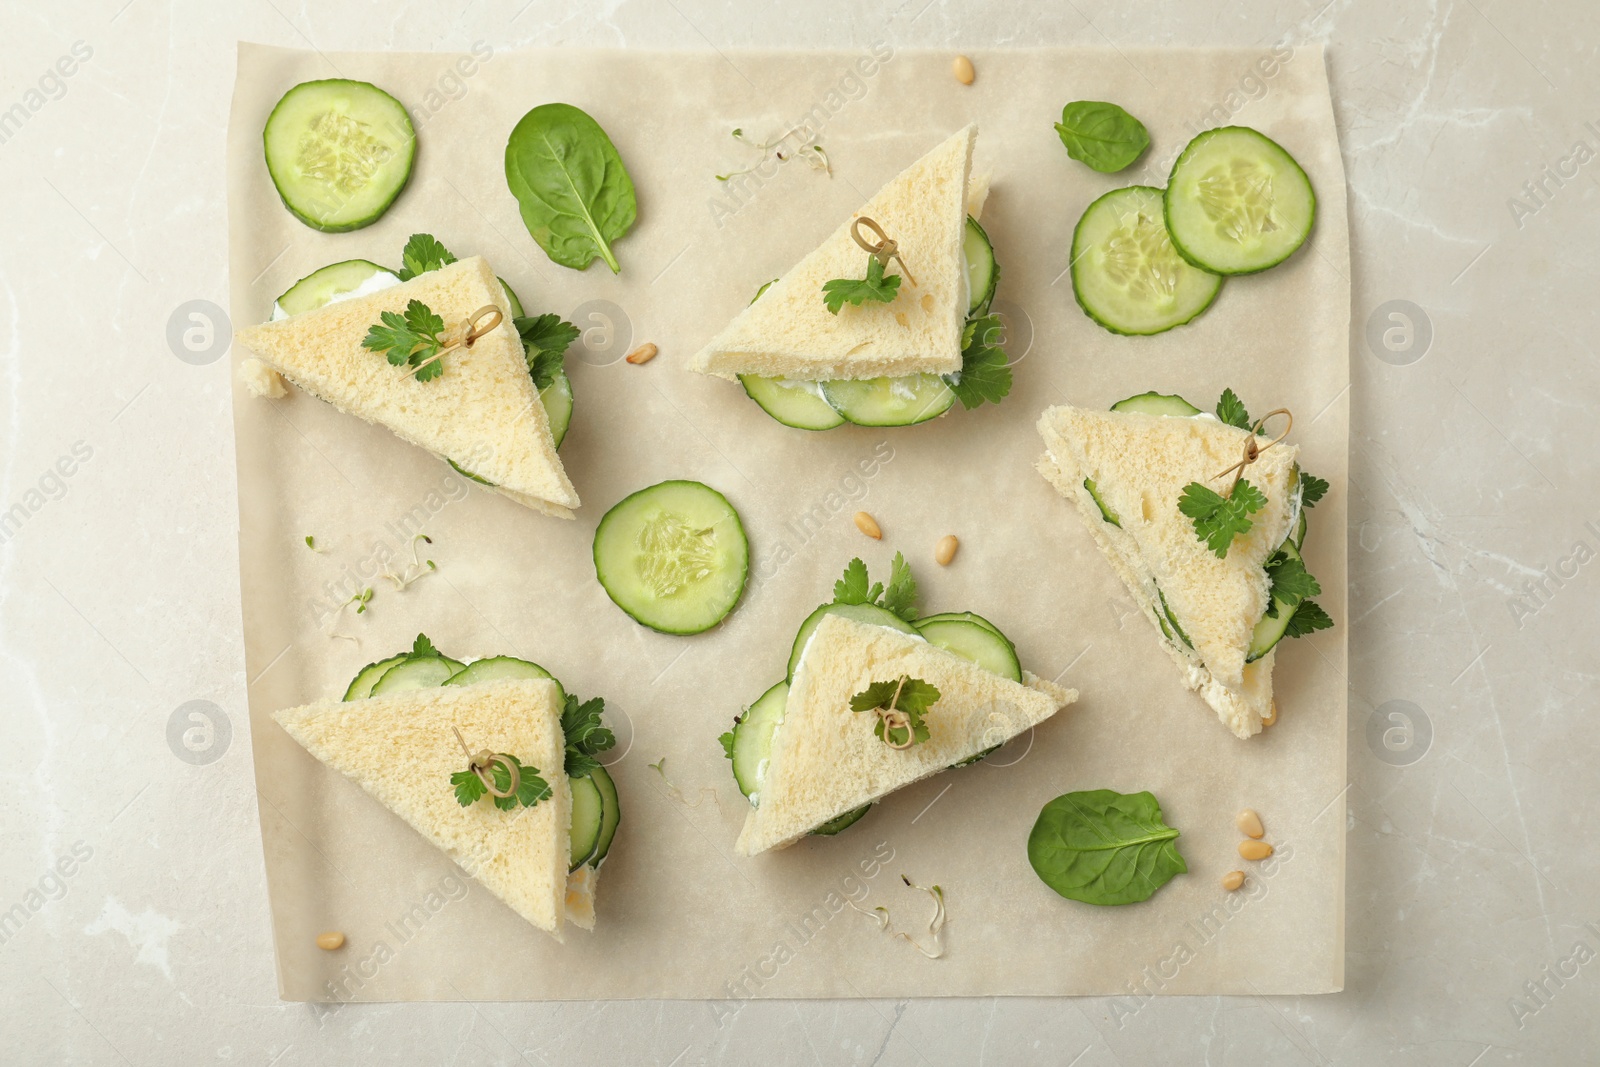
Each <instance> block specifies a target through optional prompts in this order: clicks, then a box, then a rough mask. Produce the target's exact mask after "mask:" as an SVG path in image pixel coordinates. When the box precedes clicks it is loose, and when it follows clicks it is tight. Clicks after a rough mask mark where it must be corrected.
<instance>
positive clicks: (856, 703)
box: [850, 674, 939, 746]
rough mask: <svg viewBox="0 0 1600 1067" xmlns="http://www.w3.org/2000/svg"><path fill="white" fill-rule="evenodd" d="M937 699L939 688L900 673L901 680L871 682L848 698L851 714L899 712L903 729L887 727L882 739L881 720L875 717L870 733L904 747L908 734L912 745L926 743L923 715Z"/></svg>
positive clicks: (882, 723)
mask: <svg viewBox="0 0 1600 1067" xmlns="http://www.w3.org/2000/svg"><path fill="white" fill-rule="evenodd" d="M938 700H939V689H938V687H937V686H935V685H933V684H932V683H931V682H925V681H923V680H922V679H921V678H912V677H911V676H909V675H905V674H902V675H901V676H900V677H898V678H895V679H892V680H890V681H887V682H873V683H872V684H871V685H869V686H867V687H866V688H865V689H863V690H862V691H861V692H859V693H857V694H856V695H855V696H853V697H851V698H850V710H851V711H877V710H880V709H881V710H883V711H898V712H903V713H904V714H905V717H906V722H907V725H906V726H896V727H889V728H888V730H887V736H885V726H884V717H883V716H882V715H879V716H878V723H877V725H876V726H874V727H873V728H872V733H873V735H874V736H876V737H877V738H878V739H879V740H881V741H883V742H884V743H886V744H891V745H896V746H903V745H905V743H906V738H907V731H909V732H910V738H911V743H912V744H917V743H919V742H922V741H926V740H927V739H928V737H929V733H928V726H927V723H926V722H924V721H923V716H924V715H926V714H927V712H928V709H929V708H931V707H933V705H934V704H936V703H937V702H938Z"/></svg>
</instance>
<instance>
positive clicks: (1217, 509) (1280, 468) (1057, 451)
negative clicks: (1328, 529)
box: [1038, 390, 1332, 738]
mask: <svg viewBox="0 0 1600 1067" xmlns="http://www.w3.org/2000/svg"><path fill="white" fill-rule="evenodd" d="M1217 410H1218V414H1219V416H1221V417H1220V418H1214V417H1212V416H1211V415H1209V414H1205V413H1202V412H1201V411H1200V410H1199V409H1198V408H1195V407H1194V406H1193V405H1191V404H1189V403H1188V402H1187V401H1185V400H1183V399H1182V398H1181V397H1176V396H1164V395H1161V394H1156V393H1145V394H1142V395H1140V396H1137V397H1130V398H1128V399H1127V400H1124V401H1121V402H1119V403H1118V404H1116V405H1114V406H1113V408H1112V410H1110V411H1096V410H1090V409H1086V408H1078V407H1071V406H1066V405H1063V406H1059V407H1053V408H1050V409H1048V410H1046V411H1045V413H1044V414H1043V416H1042V417H1041V418H1040V419H1039V424H1038V428H1039V432H1040V434H1041V435H1042V436H1043V438H1044V442H1045V453H1044V455H1043V456H1042V457H1041V458H1040V460H1039V462H1038V470H1039V472H1040V473H1041V474H1043V475H1044V477H1045V478H1046V479H1047V480H1049V482H1050V483H1051V484H1052V485H1053V486H1055V488H1056V490H1057V491H1058V492H1060V493H1061V495H1062V496H1064V497H1066V498H1067V499H1068V500H1069V501H1071V502H1072V503H1073V504H1074V505H1075V506H1076V508H1077V511H1078V516H1079V518H1080V519H1081V520H1082V521H1083V524H1084V526H1085V528H1087V529H1088V531H1089V533H1090V534H1091V535H1092V536H1093V538H1094V540H1095V543H1096V544H1097V545H1098V546H1099V548H1100V551H1101V553H1102V554H1104V556H1105V557H1106V559H1107V561H1109V562H1110V564H1111V566H1112V569H1113V570H1115V571H1116V573H1117V575H1118V577H1120V578H1121V579H1122V581H1123V584H1125V585H1126V586H1127V587H1128V592H1129V593H1130V594H1132V596H1133V598H1134V600H1135V602H1137V603H1138V604H1139V606H1140V607H1141V608H1142V609H1143V610H1144V613H1145V615H1146V617H1148V618H1149V619H1150V622H1151V624H1152V625H1154V626H1155V627H1156V629H1157V630H1158V632H1159V633H1160V635H1161V644H1162V647H1163V648H1165V649H1166V650H1167V652H1168V653H1169V654H1170V655H1171V656H1172V658H1173V661H1174V662H1175V663H1176V664H1177V665H1178V667H1179V669H1180V670H1181V671H1182V675H1183V682H1184V684H1185V685H1186V686H1187V687H1188V688H1189V689H1190V690H1193V691H1196V692H1198V693H1199V694H1200V696H1201V697H1202V698H1203V699H1204V700H1205V701H1206V703H1207V704H1209V705H1211V707H1212V708H1213V709H1215V711H1216V713H1217V715H1218V717H1219V718H1220V719H1221V720H1222V722H1223V723H1224V724H1225V725H1226V726H1227V727H1228V728H1229V729H1230V730H1232V731H1233V733H1234V734H1235V735H1236V736H1238V737H1241V738H1248V737H1251V736H1253V735H1255V734H1257V733H1260V732H1261V729H1262V726H1263V725H1264V724H1269V723H1271V722H1272V721H1273V720H1274V718H1275V716H1276V714H1277V712H1276V708H1275V706H1274V704H1273V699H1272V667H1273V658H1274V648H1275V646H1276V644H1277V643H1278V641H1279V640H1280V639H1281V638H1283V637H1284V636H1290V637H1295V636H1301V635H1302V634H1304V633H1308V632H1310V631H1312V630H1315V629H1321V628H1323V627H1325V626H1329V625H1332V623H1331V621H1330V620H1328V617H1327V615H1326V613H1325V612H1323V611H1322V609H1321V608H1320V607H1318V606H1317V605H1316V603H1315V601H1312V600H1310V599H1309V597H1310V596H1313V595H1315V594H1316V593H1319V592H1320V591H1321V589H1320V587H1318V586H1317V584H1316V580H1315V579H1314V578H1312V577H1311V576H1310V575H1309V574H1308V573H1307V572H1306V571H1305V568H1304V565H1303V564H1302V563H1301V561H1300V553H1299V547H1300V543H1301V541H1303V539H1304V536H1305V518H1304V512H1303V510H1302V508H1303V507H1309V506H1310V505H1311V504H1312V503H1314V502H1315V500H1316V499H1317V498H1319V497H1320V496H1321V495H1322V492H1323V491H1325V490H1326V488H1327V484H1326V483H1325V482H1321V480H1320V479H1315V478H1310V477H1309V476H1306V477H1302V475H1301V474H1300V470H1299V467H1298V466H1297V464H1296V459H1297V456H1298V452H1299V449H1298V448H1297V447H1296V446H1295V445H1292V444H1289V443H1288V442H1287V441H1283V440H1279V441H1277V442H1275V443H1272V444H1271V447H1265V446H1267V445H1268V443H1269V440H1270V438H1269V437H1268V436H1266V435H1267V433H1268V431H1266V430H1265V429H1262V428H1261V427H1260V424H1259V423H1256V424H1253V423H1251V422H1250V421H1249V417H1248V415H1247V414H1246V413H1245V412H1244V407H1243V405H1242V404H1240V403H1239V402H1238V398H1237V397H1235V396H1234V395H1233V392H1232V390H1228V391H1227V392H1225V393H1224V394H1223V401H1222V402H1221V403H1220V404H1219V405H1218V408H1217ZM1281 426H1282V424H1281V423H1277V424H1275V427H1274V428H1275V429H1276V428H1277V427H1281ZM1245 427H1252V428H1254V429H1256V430H1257V434H1258V435H1256V436H1255V442H1256V446H1257V452H1256V455H1255V459H1254V460H1253V461H1252V462H1251V463H1249V464H1248V465H1246V466H1245V467H1244V468H1243V471H1242V472H1237V471H1236V470H1235V465H1236V464H1239V463H1240V461H1241V459H1242V458H1243V457H1244V455H1245V451H1246V449H1245V443H1246V441H1248V440H1250V439H1251V438H1252V429H1250V428H1245ZM1236 476H1237V477H1239V478H1240V479H1241V480H1240V481H1239V482H1238V484H1237V486H1234V485H1233V481H1234V478H1235V477H1236Z"/></svg>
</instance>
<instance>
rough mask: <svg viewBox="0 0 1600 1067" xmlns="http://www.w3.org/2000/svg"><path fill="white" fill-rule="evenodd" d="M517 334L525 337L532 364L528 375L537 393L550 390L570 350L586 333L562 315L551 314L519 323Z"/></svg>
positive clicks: (524, 345)
mask: <svg viewBox="0 0 1600 1067" xmlns="http://www.w3.org/2000/svg"><path fill="white" fill-rule="evenodd" d="M512 325H514V326H516V328H517V333H518V334H520V335H521V336H522V351H523V356H524V358H525V359H526V360H527V361H528V374H529V376H530V377H532V378H533V387H534V388H535V389H544V388H547V387H548V386H549V385H550V383H551V382H554V381H555V379H556V373H557V372H558V371H560V370H561V368H562V367H563V366H564V363H565V360H566V356H567V349H568V348H570V347H571V346H572V342H574V341H576V340H577V339H578V337H579V336H580V334H581V333H582V331H580V330H579V329H578V328H577V327H576V326H574V325H572V323H570V322H566V321H563V320H562V318H561V316H560V315H556V314H552V313H547V314H544V315H530V316H525V317H523V318H520V319H515V320H513V322H512Z"/></svg>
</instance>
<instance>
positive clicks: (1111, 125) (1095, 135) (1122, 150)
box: [1056, 100, 1150, 174]
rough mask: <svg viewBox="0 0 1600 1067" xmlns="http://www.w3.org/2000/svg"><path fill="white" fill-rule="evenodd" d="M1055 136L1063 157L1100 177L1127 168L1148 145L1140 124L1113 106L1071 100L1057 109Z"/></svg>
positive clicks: (1148, 139)
mask: <svg viewBox="0 0 1600 1067" xmlns="http://www.w3.org/2000/svg"><path fill="white" fill-rule="evenodd" d="M1056 133H1057V134H1058V135H1059V136H1060V137H1061V143H1062V144H1064V145H1066V146H1067V155H1069V156H1071V157H1072V158H1073V159H1076V160H1077V161H1078V162H1080V163H1086V164H1088V165H1089V166H1090V167H1091V168H1093V169H1094V170H1097V171H1099V172H1100V173H1102V174H1114V173H1115V172H1117V171H1119V170H1122V169H1124V168H1126V167H1127V166H1129V165H1130V164H1131V163H1132V162H1133V161H1134V160H1136V159H1138V158H1139V155H1140V154H1141V153H1142V152H1143V151H1144V150H1145V149H1146V148H1148V147H1149V146H1150V133H1149V131H1148V130H1146V129H1145V128H1144V123H1142V122H1140V121H1139V120H1138V119H1136V118H1134V117H1133V116H1132V115H1130V114H1128V113H1127V112H1126V111H1124V110H1122V108H1120V107H1118V106H1117V105H1116V104H1106V103H1101V102H1099V101H1096V100H1074V101H1073V102H1072V103H1070V104H1068V105H1067V106H1066V107H1064V108H1062V109H1061V121H1060V122H1058V123H1056Z"/></svg>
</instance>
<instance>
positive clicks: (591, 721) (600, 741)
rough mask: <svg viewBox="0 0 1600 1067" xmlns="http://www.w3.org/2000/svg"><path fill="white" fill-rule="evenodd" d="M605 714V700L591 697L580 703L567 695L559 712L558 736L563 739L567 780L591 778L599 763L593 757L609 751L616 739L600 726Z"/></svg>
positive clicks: (570, 695)
mask: <svg viewBox="0 0 1600 1067" xmlns="http://www.w3.org/2000/svg"><path fill="white" fill-rule="evenodd" d="M605 710H606V702H605V698H604V697H591V698H589V699H588V700H584V701H580V700H578V698H577V697H575V696H573V695H572V694H571V693H568V694H567V701H566V705H565V706H564V707H563V708H562V711H561V732H562V734H564V735H565V736H566V741H567V749H566V771H567V777H568V778H587V777H589V775H591V774H593V773H594V771H595V768H597V767H599V766H600V761H599V760H598V759H596V758H595V757H596V756H598V755H599V754H600V753H602V752H605V751H606V750H608V749H610V748H612V747H613V746H614V745H616V743H617V737H616V735H615V734H613V733H612V732H611V731H610V730H608V729H607V728H606V727H604V726H602V725H601V724H600V716H601V714H602V713H603V712H604V711H605Z"/></svg>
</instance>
